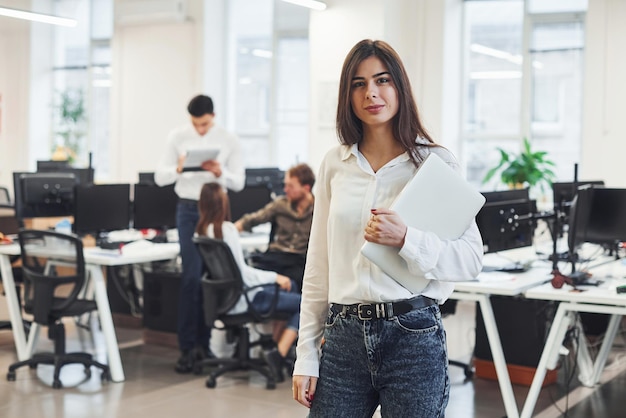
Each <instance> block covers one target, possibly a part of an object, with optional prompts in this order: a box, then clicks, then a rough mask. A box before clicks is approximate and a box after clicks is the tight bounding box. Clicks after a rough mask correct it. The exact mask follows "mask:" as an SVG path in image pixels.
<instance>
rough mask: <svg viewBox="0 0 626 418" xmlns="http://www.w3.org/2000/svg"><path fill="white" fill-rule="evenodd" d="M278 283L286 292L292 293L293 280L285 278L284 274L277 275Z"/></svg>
mask: <svg viewBox="0 0 626 418" xmlns="http://www.w3.org/2000/svg"><path fill="white" fill-rule="evenodd" d="M276 283H277V284H278V286H279V287H280V288H281V289H283V290H284V291H285V292H290V291H291V279H290V278H289V277H287V276H283V275H282V274H277V275H276Z"/></svg>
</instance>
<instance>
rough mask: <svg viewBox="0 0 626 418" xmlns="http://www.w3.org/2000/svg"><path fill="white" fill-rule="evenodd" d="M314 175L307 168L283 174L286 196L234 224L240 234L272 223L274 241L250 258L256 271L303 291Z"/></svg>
mask: <svg viewBox="0 0 626 418" xmlns="http://www.w3.org/2000/svg"><path fill="white" fill-rule="evenodd" d="M313 184H315V174H313V170H312V169H311V167H309V166H308V165H307V164H298V165H295V166H293V167H291V168H290V169H289V170H287V172H286V173H285V187H284V191H285V195H284V196H280V197H279V198H277V199H276V200H274V201H273V202H270V203H268V204H267V205H265V207H264V208H262V209H259V210H258V211H256V212H254V213H249V214H247V215H244V216H242V217H241V219H239V220H238V221H237V222H235V226H236V227H237V229H238V230H239V231H240V232H241V231H243V230H247V231H249V230H250V229H251V228H252V227H253V226H256V225H259V224H262V223H265V222H271V223H272V234H273V239H272V241H271V242H270V243H269V248H268V250H267V251H266V252H265V253H262V254H260V255H257V256H255V257H253V260H252V261H253V264H254V266H255V267H257V268H260V269H262V270H271V271H275V272H277V273H279V274H282V275H285V276H287V277H289V278H290V279H292V280H293V281H295V282H296V284H297V285H298V290H299V291H300V290H302V276H304V264H305V262H306V251H307V248H308V246H309V234H310V233H311V222H312V220H313V201H314V199H313V194H312V193H311V190H312V189H313Z"/></svg>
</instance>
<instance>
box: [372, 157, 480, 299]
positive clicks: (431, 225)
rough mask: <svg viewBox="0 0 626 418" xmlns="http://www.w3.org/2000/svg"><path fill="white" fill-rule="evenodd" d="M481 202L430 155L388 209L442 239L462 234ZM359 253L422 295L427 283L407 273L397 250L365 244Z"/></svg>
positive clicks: (471, 187) (478, 197)
mask: <svg viewBox="0 0 626 418" xmlns="http://www.w3.org/2000/svg"><path fill="white" fill-rule="evenodd" d="M484 203H485V198H484V196H483V195H482V194H480V193H479V192H478V190H476V189H475V188H474V187H473V186H472V185H470V184H469V183H468V182H467V181H465V179H464V178H463V177H461V175H460V174H459V173H457V172H455V171H454V169H452V168H451V167H450V166H448V164H446V162H445V161H443V160H442V159H441V158H440V157H439V156H438V155H436V154H434V153H431V154H429V155H428V157H427V158H426V160H425V161H424V162H423V163H422V165H421V166H420V167H419V169H418V170H417V172H416V173H415V176H413V178H412V179H411V180H409V182H408V183H407V184H406V186H405V187H404V188H403V189H402V191H401V192H400V194H399V195H398V197H397V198H396V200H395V201H394V203H393V204H392V205H391V208H390V209H392V210H394V211H396V212H397V213H398V214H399V215H400V217H401V218H402V219H403V220H404V223H405V224H406V225H408V226H411V227H414V228H416V229H419V230H422V231H427V232H434V233H435V234H437V236H439V237H440V238H442V239H456V238H458V237H460V236H461V235H463V233H464V232H465V230H466V229H467V228H468V227H469V225H470V223H471V222H472V221H473V220H474V217H475V216H476V214H477V213H478V211H479V210H480V208H481V207H482V206H483V204H484ZM361 253H362V254H363V255H364V256H365V257H367V258H368V259H369V260H370V261H372V262H373V263H374V264H376V265H377V266H378V267H380V269H381V270H382V271H383V272H385V274H387V275H388V276H390V277H392V278H393V279H394V280H396V281H397V282H398V283H400V284H401V285H402V286H404V287H406V288H407V289H409V290H410V291H411V292H413V293H419V292H421V291H422V290H423V289H424V287H426V285H427V284H428V280H426V279H419V278H417V277H415V276H414V275H412V274H411V273H409V270H408V267H407V264H406V261H404V259H403V258H402V257H400V255H399V254H398V253H399V249H398V248H394V247H390V246H387V245H380V244H375V243H372V242H366V243H365V244H364V245H363V247H362V248H361Z"/></svg>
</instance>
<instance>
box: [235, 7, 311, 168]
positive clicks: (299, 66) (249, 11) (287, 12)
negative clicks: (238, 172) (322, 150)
mask: <svg viewBox="0 0 626 418" xmlns="http://www.w3.org/2000/svg"><path fill="white" fill-rule="evenodd" d="M228 5H229V9H228V14H229V20H228V21H229V36H228V37H229V42H228V43H229V45H232V48H229V50H230V51H231V52H230V54H231V55H230V56H229V59H228V61H229V64H228V65H229V68H230V70H229V71H227V74H228V76H227V77H228V81H227V82H228V86H229V88H228V95H227V96H228V97H227V100H229V104H228V108H229V109H230V112H229V122H228V125H229V127H230V128H231V129H233V130H234V131H235V132H236V133H237V135H238V136H239V138H240V139H241V141H242V144H243V147H244V158H245V165H246V166H247V167H267V166H278V167H280V168H283V169H285V168H288V167H290V166H292V165H294V164H295V163H297V162H302V161H306V160H307V150H308V119H307V117H308V102H309V100H308V98H309V96H308V90H309V76H308V68H309V65H308V56H309V55H308V35H307V34H308V13H309V12H308V9H306V8H303V7H300V6H295V5H292V4H288V3H285V2H282V1H280V0H234V1H230V2H229V3H228Z"/></svg>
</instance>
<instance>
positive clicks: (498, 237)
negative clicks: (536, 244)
mask: <svg viewBox="0 0 626 418" xmlns="http://www.w3.org/2000/svg"><path fill="white" fill-rule="evenodd" d="M536 212H537V204H536V201H535V200H530V199H519V200H507V201H499V202H488V203H485V205H484V206H483V207H482V208H481V209H480V211H479V212H478V214H477V215H476V223H477V225H478V229H479V230H480V234H481V236H482V238H483V247H484V251H485V253H495V252H498V251H505V250H511V249H514V248H521V247H529V246H531V245H532V244H533V236H534V233H535V228H536V226H537V222H536V221H535V219H534V214H535V213H536Z"/></svg>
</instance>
